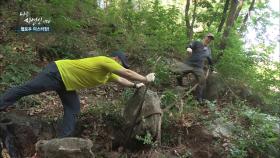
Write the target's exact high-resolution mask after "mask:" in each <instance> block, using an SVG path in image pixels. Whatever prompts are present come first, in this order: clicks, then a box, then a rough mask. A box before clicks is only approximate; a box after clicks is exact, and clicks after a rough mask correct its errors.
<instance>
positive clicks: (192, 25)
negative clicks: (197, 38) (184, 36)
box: [189, 0, 197, 40]
mask: <svg viewBox="0 0 280 158" xmlns="http://www.w3.org/2000/svg"><path fill="white" fill-rule="evenodd" d="M193 3H194V9H193V15H192V24H191V32H190V34H189V37H190V39H191V40H192V39H193V27H194V22H195V19H196V8H197V0H194V1H193Z"/></svg>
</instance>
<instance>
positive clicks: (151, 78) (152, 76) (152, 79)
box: [146, 73, 155, 82]
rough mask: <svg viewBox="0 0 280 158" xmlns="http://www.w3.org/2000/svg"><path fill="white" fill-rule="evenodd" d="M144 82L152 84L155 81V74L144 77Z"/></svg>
mask: <svg viewBox="0 0 280 158" xmlns="http://www.w3.org/2000/svg"><path fill="white" fill-rule="evenodd" d="M146 80H147V82H153V81H154V80H155V73H149V74H148V75H147V76H146Z"/></svg>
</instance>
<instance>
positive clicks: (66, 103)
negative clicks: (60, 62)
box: [0, 62, 80, 137]
mask: <svg viewBox="0 0 280 158" xmlns="http://www.w3.org/2000/svg"><path fill="white" fill-rule="evenodd" d="M45 91H56V92H57V94H58V95H59V97H60V99H61V102H62V104H63V109H64V115H63V122H62V127H61V130H60V131H59V134H58V137H67V136H71V134H73V131H74V129H75V125H76V117H77V115H78V114H79V112H80V100H79V96H78V95H77V93H76V91H67V90H66V89H65V86H64V83H63V81H62V78H61V76H60V73H59V71H58V69H57V66H56V64H55V63H54V62H53V63H50V64H48V65H47V66H46V67H45V68H44V70H43V71H42V72H41V73H39V74H38V75H37V76H36V77H35V78H34V79H33V80H31V81H29V82H27V83H26V84H24V85H21V86H18V87H14V88H11V89H8V90H7V91H6V92H5V93H4V94H3V95H2V96H1V98H0V110H4V109H6V108H7V107H8V106H11V105H13V104H14V103H15V102H16V101H17V100H19V99H20V98H22V97H24V96H27V95H31V94H38V93H41V92H45Z"/></svg>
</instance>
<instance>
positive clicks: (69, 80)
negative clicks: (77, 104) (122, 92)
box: [55, 56, 123, 91]
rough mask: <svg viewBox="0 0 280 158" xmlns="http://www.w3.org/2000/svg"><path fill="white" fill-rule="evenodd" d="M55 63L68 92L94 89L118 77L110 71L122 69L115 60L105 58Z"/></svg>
mask: <svg viewBox="0 0 280 158" xmlns="http://www.w3.org/2000/svg"><path fill="white" fill-rule="evenodd" d="M55 63H56V65H57V67H58V70H59V73H60V75H61V78H62V80H63V83H64V85H65V87H66V90H68V91H71V90H76V89H81V88H89V87H94V86H97V85H101V84H105V83H107V82H108V81H111V80H115V79H117V78H118V77H119V76H118V75H116V74H113V73H112V71H114V70H119V69H121V68H123V67H122V66H121V65H120V64H119V63H117V62H116V61H115V60H113V59H111V58H109V57H105V56H98V57H91V58H84V59H78V60H58V61H55Z"/></svg>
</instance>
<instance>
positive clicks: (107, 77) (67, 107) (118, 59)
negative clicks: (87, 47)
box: [0, 51, 155, 137]
mask: <svg viewBox="0 0 280 158" xmlns="http://www.w3.org/2000/svg"><path fill="white" fill-rule="evenodd" d="M154 79H155V74H154V73H150V74H148V75H147V76H142V75H140V74H138V73H136V72H134V71H132V70H129V69H128V62H127V59H126V57H125V55H124V53H123V52H120V51H116V52H113V53H112V54H111V56H110V57H106V56H97V57H90V58H84V59H78V60H58V61H55V62H52V63H50V64H48V65H47V66H46V67H45V68H44V70H43V71H42V72H41V73H39V74H38V75H37V76H36V77H35V78H34V79H33V80H31V81H29V82H27V83H26V84H24V85H21V86H18V87H14V88H11V89H9V90H7V91H6V92H5V93H4V94H3V95H2V96H1V98H0V111H1V110H5V109H6V108H7V107H8V106H10V105H13V104H14V103H15V102H16V101H17V100H19V99H20V98H22V97H24V96H27V95H31V94H38V93H41V92H45V91H56V92H57V94H58V95H59V97H60V99H61V102H62V104H63V108H64V115H63V122H62V128H61V130H60V132H59V135H58V137H67V136H71V134H72V133H73V131H74V128H75V124H76V117H77V115H78V114H79V112H80V100H79V97H78V95H77V93H76V90H78V89H82V88H90V87H95V86H98V85H102V84H106V83H107V82H117V83H119V84H121V85H123V86H127V87H134V88H139V87H141V86H144V83H146V82H153V81H154ZM131 80H132V81H140V82H144V83H137V84H136V83H133V82H131Z"/></svg>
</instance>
